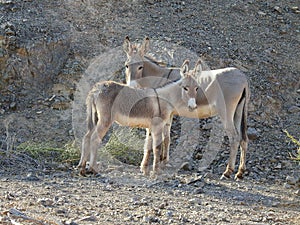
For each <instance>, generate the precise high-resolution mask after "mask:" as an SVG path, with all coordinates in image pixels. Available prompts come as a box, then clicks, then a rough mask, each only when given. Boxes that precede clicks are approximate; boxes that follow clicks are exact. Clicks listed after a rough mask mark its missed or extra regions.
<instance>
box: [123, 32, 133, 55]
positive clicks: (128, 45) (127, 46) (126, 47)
mask: <svg viewBox="0 0 300 225" xmlns="http://www.w3.org/2000/svg"><path fill="white" fill-rule="evenodd" d="M123 50H124V51H125V52H126V53H127V54H130V53H131V51H132V47H131V43H130V40H129V37H128V36H126V37H125V40H124V43H123Z"/></svg>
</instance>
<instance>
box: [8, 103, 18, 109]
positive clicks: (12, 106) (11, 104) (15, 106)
mask: <svg viewBox="0 0 300 225" xmlns="http://www.w3.org/2000/svg"><path fill="white" fill-rule="evenodd" d="M9 108H10V109H12V110H16V109H17V103H16V102H12V103H10V104H9Z"/></svg>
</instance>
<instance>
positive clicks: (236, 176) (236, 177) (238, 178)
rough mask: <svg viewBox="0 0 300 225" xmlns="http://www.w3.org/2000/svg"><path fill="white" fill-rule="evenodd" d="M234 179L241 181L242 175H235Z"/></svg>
mask: <svg viewBox="0 0 300 225" xmlns="http://www.w3.org/2000/svg"><path fill="white" fill-rule="evenodd" d="M234 179H235V180H237V181H239V180H242V179H243V174H242V173H237V174H236V175H235V176H234Z"/></svg>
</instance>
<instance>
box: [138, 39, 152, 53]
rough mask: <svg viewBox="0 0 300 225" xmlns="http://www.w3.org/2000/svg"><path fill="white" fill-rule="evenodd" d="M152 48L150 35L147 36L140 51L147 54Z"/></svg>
mask: <svg viewBox="0 0 300 225" xmlns="http://www.w3.org/2000/svg"><path fill="white" fill-rule="evenodd" d="M149 49H150V39H149V38H148V37H145V39H144V42H143V44H142V45H141V48H140V53H141V54H142V55H145V54H146V53H147V52H148V51H149Z"/></svg>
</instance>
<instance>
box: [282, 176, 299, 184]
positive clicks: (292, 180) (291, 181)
mask: <svg viewBox="0 0 300 225" xmlns="http://www.w3.org/2000/svg"><path fill="white" fill-rule="evenodd" d="M285 180H286V182H287V183H288V184H290V185H295V184H296V183H297V182H298V180H299V179H297V178H295V177H293V176H287V177H286V179H285Z"/></svg>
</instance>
